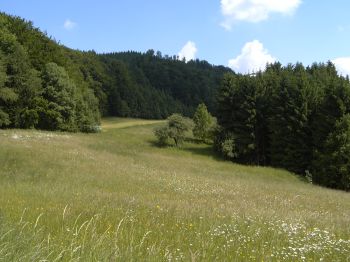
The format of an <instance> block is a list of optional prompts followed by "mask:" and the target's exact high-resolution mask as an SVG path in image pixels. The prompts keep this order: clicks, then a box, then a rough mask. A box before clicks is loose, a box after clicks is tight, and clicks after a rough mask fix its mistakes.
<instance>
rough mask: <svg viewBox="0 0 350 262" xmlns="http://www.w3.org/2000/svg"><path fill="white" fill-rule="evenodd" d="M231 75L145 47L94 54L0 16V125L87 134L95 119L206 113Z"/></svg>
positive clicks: (11, 18) (19, 20) (12, 18)
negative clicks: (203, 107) (198, 110)
mask: <svg viewBox="0 0 350 262" xmlns="http://www.w3.org/2000/svg"><path fill="white" fill-rule="evenodd" d="M230 71H231V70H230V69H228V68H225V67H221V66H218V67H217V66H212V65H210V64H208V63H207V62H205V61H198V60H197V61H191V62H188V63H185V62H184V61H179V60H178V59H177V57H169V56H164V57H163V56H162V55H161V54H160V53H159V52H157V53H155V52H154V51H152V50H150V51H148V52H147V53H145V54H141V53H136V52H126V53H113V54H103V55H102V54H101V55H100V54H96V53H95V52H94V51H89V52H82V51H77V50H72V49H69V48H67V47H65V46H63V45H60V44H59V43H57V41H55V40H54V39H52V38H51V37H49V36H48V35H47V34H46V33H43V32H41V31H40V30H39V29H37V28H35V27H34V26H33V24H32V23H31V22H28V21H25V20H24V19H21V18H19V17H13V16H9V15H6V14H4V13H0V127H1V128H4V127H16V128H31V127H35V128H39V129H48V130H67V131H78V130H80V131H93V130H94V128H95V127H96V126H97V125H98V123H99V119H100V116H101V115H104V116H107V115H108V116H125V117H141V118H164V117H167V116H169V115H170V114H171V113H174V112H179V113H183V114H185V115H190V114H192V113H193V111H194V108H195V107H196V106H197V105H198V103H200V102H205V103H206V104H207V105H208V107H209V109H211V110H213V104H214V96H215V95H214V94H215V92H216V90H217V89H218V87H219V83H220V80H221V78H222V76H223V74H224V73H226V72H230Z"/></svg>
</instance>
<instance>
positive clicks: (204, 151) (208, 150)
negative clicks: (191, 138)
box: [181, 145, 226, 162]
mask: <svg viewBox="0 0 350 262" xmlns="http://www.w3.org/2000/svg"><path fill="white" fill-rule="evenodd" d="M181 149H182V150H184V151H187V152H190V153H192V154H194V155H201V156H206V157H210V158H211V159H214V160H215V161H220V162H226V160H225V159H223V158H222V157H221V156H220V155H219V154H218V153H217V152H216V151H215V150H214V148H213V147H212V146H210V145H207V146H205V147H198V146H191V145H187V146H185V147H183V148H181Z"/></svg>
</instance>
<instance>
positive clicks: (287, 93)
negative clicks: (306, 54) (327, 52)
mask: <svg viewBox="0 0 350 262" xmlns="http://www.w3.org/2000/svg"><path fill="white" fill-rule="evenodd" d="M217 118H218V123H219V125H220V130H219V131H218V134H217V136H216V139H215V147H216V149H217V150H218V151H219V152H221V154H222V155H224V156H225V157H226V158H229V159H233V160H234V161H237V162H240V163H246V164H250V165H267V166H274V167H280V168H285V169H287V170H290V171H292V172H294V173H297V174H300V175H303V176H305V177H307V179H309V180H311V181H312V182H313V183H316V184H320V185H323V186H328V187H332V188H339V189H344V190H349V189H350V161H349V160H350V82H349V78H348V77H342V76H339V75H338V73H337V71H336V69H335V66H334V65H333V64H332V63H331V62H328V63H326V64H323V63H321V64H317V63H315V64H313V65H311V66H309V67H306V68H305V67H304V66H303V65H302V64H300V63H297V64H295V65H291V64H290V65H287V66H285V67H283V66H282V65H281V64H280V63H275V64H271V65H268V66H267V67H266V70H265V71H264V72H258V73H256V74H254V75H235V74H228V75H226V76H225V77H224V80H223V83H222V86H221V89H220V91H219V95H218V108H217Z"/></svg>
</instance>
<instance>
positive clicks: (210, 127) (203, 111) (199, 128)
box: [193, 103, 216, 141]
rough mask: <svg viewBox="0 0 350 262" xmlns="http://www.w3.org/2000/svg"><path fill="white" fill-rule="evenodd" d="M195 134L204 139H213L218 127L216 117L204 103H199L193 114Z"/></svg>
mask: <svg viewBox="0 0 350 262" xmlns="http://www.w3.org/2000/svg"><path fill="white" fill-rule="evenodd" d="M193 122H194V128H193V135H194V136H195V137H196V138H198V139H200V140H203V141H208V140H212V139H213V135H214V130H215V127H216V119H214V117H213V116H212V115H211V114H210V113H209V112H208V109H207V107H206V105H205V104H204V103H201V104H199V105H198V107H197V109H196V112H195V113H194V116H193Z"/></svg>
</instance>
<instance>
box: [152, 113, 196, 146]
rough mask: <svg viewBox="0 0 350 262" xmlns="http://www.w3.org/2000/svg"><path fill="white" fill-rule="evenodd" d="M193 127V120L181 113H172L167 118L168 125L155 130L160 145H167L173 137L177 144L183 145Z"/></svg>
mask: <svg viewBox="0 0 350 262" xmlns="http://www.w3.org/2000/svg"><path fill="white" fill-rule="evenodd" d="M192 129H193V121H192V120H191V119H190V118H187V117H184V116H182V115H180V114H172V115H171V116H169V117H168V119H167V124H166V126H162V127H158V128H156V129H155V130H154V135H155V136H156V137H157V139H158V143H159V145H162V146H164V145H166V143H167V141H168V139H173V140H174V143H175V146H181V144H182V143H183V141H184V140H185V137H186V134H187V133H188V132H189V131H191V130H192Z"/></svg>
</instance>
